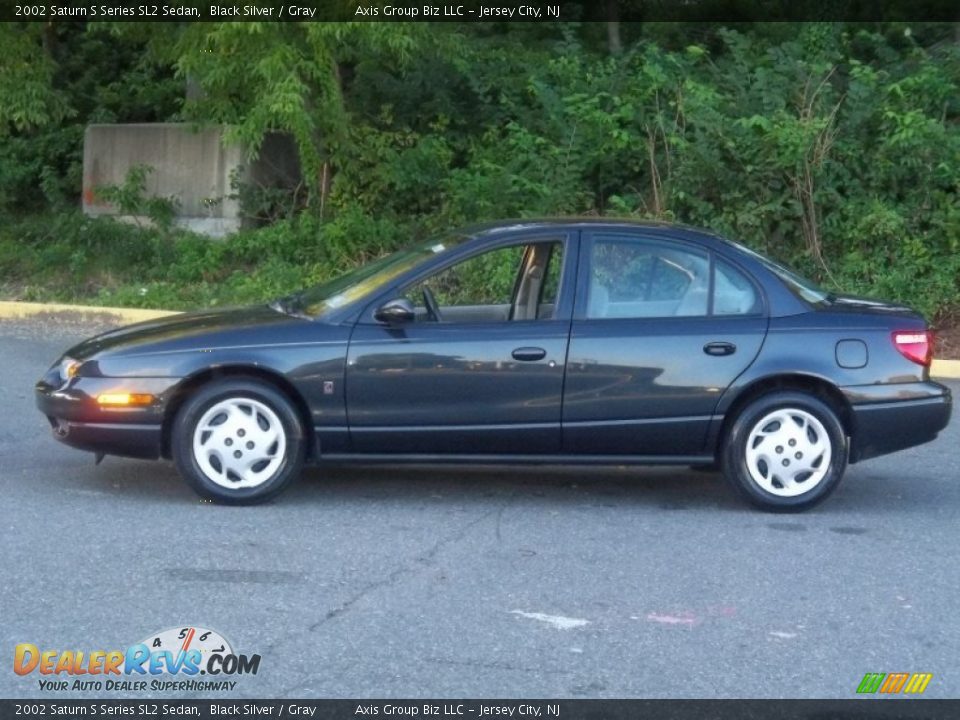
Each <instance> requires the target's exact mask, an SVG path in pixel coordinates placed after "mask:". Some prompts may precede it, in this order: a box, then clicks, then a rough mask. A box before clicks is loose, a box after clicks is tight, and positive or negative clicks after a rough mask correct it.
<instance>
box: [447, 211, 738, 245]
mask: <svg viewBox="0 0 960 720" xmlns="http://www.w3.org/2000/svg"><path fill="white" fill-rule="evenodd" d="M585 229H586V230H616V229H630V230H648V231H654V232H655V233H662V234H664V235H670V236H672V237H681V238H682V237H683V236H689V237H690V239H693V240H698V241H701V242H703V241H707V242H714V243H723V244H724V245H727V246H729V245H730V244H731V243H730V241H729V240H727V239H726V238H724V237H722V236H721V235H718V234H717V233H715V232H713V231H711V230H707V229H705V228H697V227H692V226H690V225H683V224H681V223H672V222H665V221H662V220H644V219H635V218H609V217H546V218H515V219H507V220H497V221H491V222H483V223H476V224H473V225H469V226H467V227H463V228H461V229H460V232H461V233H462V234H463V235H466V236H468V237H472V238H481V237H493V236H497V235H501V234H506V233H511V234H512V233H514V232H529V231H537V230H585Z"/></svg>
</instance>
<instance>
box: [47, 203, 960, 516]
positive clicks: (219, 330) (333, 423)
mask: <svg viewBox="0 0 960 720" xmlns="http://www.w3.org/2000/svg"><path fill="white" fill-rule="evenodd" d="M932 346H933V338H932V335H931V332H930V330H929V329H928V327H927V324H926V322H925V321H924V319H923V318H922V317H921V316H920V315H918V314H917V313H915V312H913V311H912V310H910V309H909V308H905V307H901V306H897V305H893V304H889V303H883V302H877V301H874V300H866V299H858V298H851V297H842V296H835V295H832V294H829V293H826V292H823V291H822V290H820V289H818V288H817V287H816V286H814V285H813V284H811V283H809V282H808V281H806V280H804V279H802V278H800V277H798V276H796V275H795V274H793V273H792V272H790V271H789V270H787V269H786V268H784V267H782V266H780V265H778V264H777V263H775V262H773V261H771V260H769V259H767V258H765V257H762V256H760V255H758V254H756V253H754V252H752V251H751V250H749V249H747V248H745V247H743V246H741V245H738V244H736V243H733V242H730V241H728V240H724V239H722V238H719V237H717V236H715V235H712V234H710V233H707V232H703V231H698V230H693V229H689V228H683V227H677V226H671V225H659V224H652V223H633V222H621V221H603V220H591V221H580V220H551V221H517V222H514V223H509V224H508V223H500V224H496V225H486V226H482V227H474V228H469V229H466V230H463V231H460V232H455V233H451V234H450V235H448V236H445V237H441V238H437V239H435V240H432V241H430V242H427V243H424V244H422V245H418V246H415V247H412V248H410V249H407V250H404V251H401V252H398V253H395V254H393V255H390V256H388V257H385V258H382V259H380V260H378V261H376V262H374V263H372V264H369V265H366V266H363V267H361V268H359V269H357V270H354V271H353V272H350V273H348V274H346V275H344V276H342V277H339V278H337V279H335V280H332V281H330V282H328V283H325V284H323V285H319V286H317V287H314V288H311V289H309V290H306V291H304V292H302V293H298V294H295V295H292V296H289V297H286V298H283V299H281V300H278V301H276V302H274V303H271V304H270V305H264V306H257V307H250V308H242V309H233V310H217V311H209V312H199V313H189V314H184V315H176V316H171V317H169V318H164V319H162V320H158V321H152V322H146V323H140V324H138V325H132V326H129V327H126V328H122V329H119V330H115V331H113V332H108V333H105V334H103V335H99V336H97V337H94V338H91V339H90V340H87V341H85V342H83V343H81V344H79V345H77V346H76V347H74V348H72V349H70V350H69V351H67V353H66V354H65V355H64V356H63V357H62V358H61V359H60V360H59V361H58V362H57V363H56V364H54V365H53V367H52V368H51V369H50V370H49V371H48V372H47V373H46V374H45V375H44V377H43V378H42V379H41V380H40V382H39V383H38V384H37V387H36V393H37V404H38V406H39V408H40V410H41V411H42V412H43V414H44V415H46V416H47V418H48V419H49V421H50V425H51V426H52V428H53V434H54V437H56V438H57V439H59V440H61V441H63V442H65V443H67V444H69V445H72V446H74V447H78V448H81V449H85V450H90V451H93V452H94V453H97V454H98V456H100V455H103V454H115V455H126V456H132V457H142V458H159V457H163V458H172V459H173V460H174V461H175V463H176V465H177V467H178V468H179V470H180V472H181V474H182V475H183V477H184V478H185V479H186V480H187V482H188V483H190V485H191V486H192V487H193V488H194V489H195V490H196V491H197V492H198V493H200V494H201V495H203V496H205V497H208V498H212V499H214V500H217V501H221V502H227V503H252V502H259V501H263V500H266V499H267V498H270V497H272V496H274V495H276V494H277V493H279V492H280V491H281V490H282V489H283V488H284V487H286V486H287V485H288V484H289V483H290V482H291V481H292V480H293V479H294V478H296V477H297V476H298V475H299V474H300V471H301V468H302V467H303V464H304V463H305V462H318V461H328V460H331V461H332V460H335V461H345V460H357V461H363V462H371V461H375V462H390V463H399V462H410V461H413V462H438V461H456V462H477V463H480V462H483V463H493V462H496V463H529V462H534V463H616V464H627V463H636V464H678V465H694V466H719V467H720V468H722V470H723V472H724V474H725V475H726V477H727V478H728V479H729V481H730V482H731V484H732V485H733V487H734V488H736V490H737V491H739V492H740V493H741V494H742V495H743V496H744V497H745V498H746V499H747V500H749V501H750V502H752V503H754V504H756V505H758V506H760V507H762V508H766V509H770V510H801V509H805V508H808V507H811V506H812V505H814V504H816V503H817V502H819V501H821V500H823V499H824V498H825V497H827V495H829V494H830V493H831V492H832V491H833V490H834V489H835V488H836V487H837V485H838V483H839V482H840V479H841V477H842V476H843V473H844V470H845V468H846V465H847V463H848V462H851V463H854V462H858V461H860V460H865V459H867V458H871V457H875V456H877V455H882V454H884V453H889V452H893V451H896V450H900V449H903V448H907V447H911V446H914V445H918V444H920V443H925V442H928V441H930V440H933V439H934V438H935V437H936V436H937V433H938V432H940V430H942V429H943V428H944V427H945V426H946V425H947V422H948V420H949V418H950V412H951V396H950V391H949V390H948V389H947V388H945V387H944V386H942V385H940V384H938V383H935V382H931V380H930V377H929V366H930V361H931V353H932ZM904 480H905V481H906V480H908V479H907V478H905V479H904Z"/></svg>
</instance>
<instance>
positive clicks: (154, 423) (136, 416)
mask: <svg viewBox="0 0 960 720" xmlns="http://www.w3.org/2000/svg"><path fill="white" fill-rule="evenodd" d="M176 382H177V380H176V379H175V378H122V379H118V378H74V379H72V380H70V381H69V382H67V383H66V384H65V385H63V386H62V387H56V386H55V385H53V384H49V383H48V382H46V381H45V380H41V381H40V382H38V383H37V385H36V387H35V391H36V392H35V399H36V404H37V408H38V409H39V410H40V412H42V413H43V414H44V415H46V417H47V420H48V421H49V423H50V427H51V429H52V432H53V437H54V438H55V439H57V440H59V441H60V442H62V443H64V444H66V445H69V446H71V447H74V448H77V449H80V450H87V451H89V452H94V453H103V454H106V455H123V456H126V457H135V458H148V459H156V458H158V457H160V451H161V442H162V437H163V432H162V428H163V415H164V407H165V404H166V399H167V397H168V396H169V392H170V390H171V389H172V388H173V386H174V385H175V384H176ZM104 392H136V393H149V394H151V395H153V396H154V398H155V401H154V402H153V403H152V404H150V405H148V406H146V407H136V408H128V407H116V408H105V407H100V406H99V405H98V404H97V402H96V400H95V398H96V396H97V395H98V394H100V393H104Z"/></svg>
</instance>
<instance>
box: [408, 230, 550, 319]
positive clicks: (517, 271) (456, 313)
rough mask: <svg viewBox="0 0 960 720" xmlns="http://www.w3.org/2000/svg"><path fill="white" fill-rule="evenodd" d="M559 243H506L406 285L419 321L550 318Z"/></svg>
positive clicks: (548, 241) (409, 298) (547, 241)
mask: <svg viewBox="0 0 960 720" xmlns="http://www.w3.org/2000/svg"><path fill="white" fill-rule="evenodd" d="M562 255H563V244H562V242H560V241H550V240H545V241H541V242H536V243H532V244H531V243H524V244H518V245H510V246H507V247H501V248H497V249H494V250H490V251H488V252H485V253H481V254H480V255H474V256H473V257H471V258H468V259H466V260H463V261H462V262H459V263H457V264H455V265H452V266H450V267H448V268H445V269H444V270H441V271H440V272H437V273H435V274H433V275H430V276H429V277H427V278H425V279H423V280H420V281H417V282H415V283H413V284H412V285H409V286H407V287H406V288H405V289H404V290H403V292H402V295H403V297H405V298H407V299H408V300H409V301H410V302H411V303H413V305H414V307H415V309H416V316H417V321H418V322H430V321H441V322H459V323H463V322H507V321H511V320H537V319H540V320H542V319H549V318H550V317H552V315H553V313H554V309H555V307H556V301H557V296H558V292H559V277H560V268H561V266H562V261H563V257H562Z"/></svg>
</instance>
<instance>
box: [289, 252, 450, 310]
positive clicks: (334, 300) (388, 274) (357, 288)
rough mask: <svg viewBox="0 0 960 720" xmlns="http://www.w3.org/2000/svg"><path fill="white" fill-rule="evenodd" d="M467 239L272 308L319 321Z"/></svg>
mask: <svg viewBox="0 0 960 720" xmlns="http://www.w3.org/2000/svg"><path fill="white" fill-rule="evenodd" d="M466 239H467V238H466V236H462V235H451V236H448V237H443V238H439V239H436V238H435V239H432V240H429V241H427V242H425V243H422V244H420V245H415V246H413V247H409V248H406V249H404V250H399V251H397V252H395V253H392V254H390V255H385V256H384V257H382V258H379V259H377V260H374V261H373V262H370V263H367V264H365V265H361V266H360V267H357V268H354V269H353V270H350V271H349V272H347V273H345V274H343V275H340V276H338V277H336V278H333V279H332V280H328V281H326V282H324V283H320V284H319V285H314V286H313V287H311V288H308V289H306V290H303V291H302V292H299V293H295V294H293V295H290V296H288V297H285V298H282V299H280V300H278V301H276V302H275V303H273V304H272V306H273V307H275V308H276V309H278V310H281V311H283V312H293V313H297V314H304V315H309V316H311V317H317V316H319V315H323V314H325V313H328V312H330V311H331V310H336V309H337V308H341V307H343V306H344V305H348V304H350V303H352V302H354V301H356V300H360V299H361V298H364V297H367V296H368V295H372V294H373V293H375V292H377V291H378V290H379V289H380V288H381V287H383V285H385V284H386V283H388V282H390V281H391V280H393V279H394V278H396V277H399V276H400V275H402V274H403V273H405V272H406V271H407V270H410V269H411V268H414V267H416V266H417V265H419V264H420V263H422V262H424V261H425V260H427V259H428V258H431V257H433V256H434V255H436V254H438V253H441V252H444V251H445V250H449V249H450V248H453V247H456V246H457V245H459V244H460V243H462V242H463V241H464V240H466Z"/></svg>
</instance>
